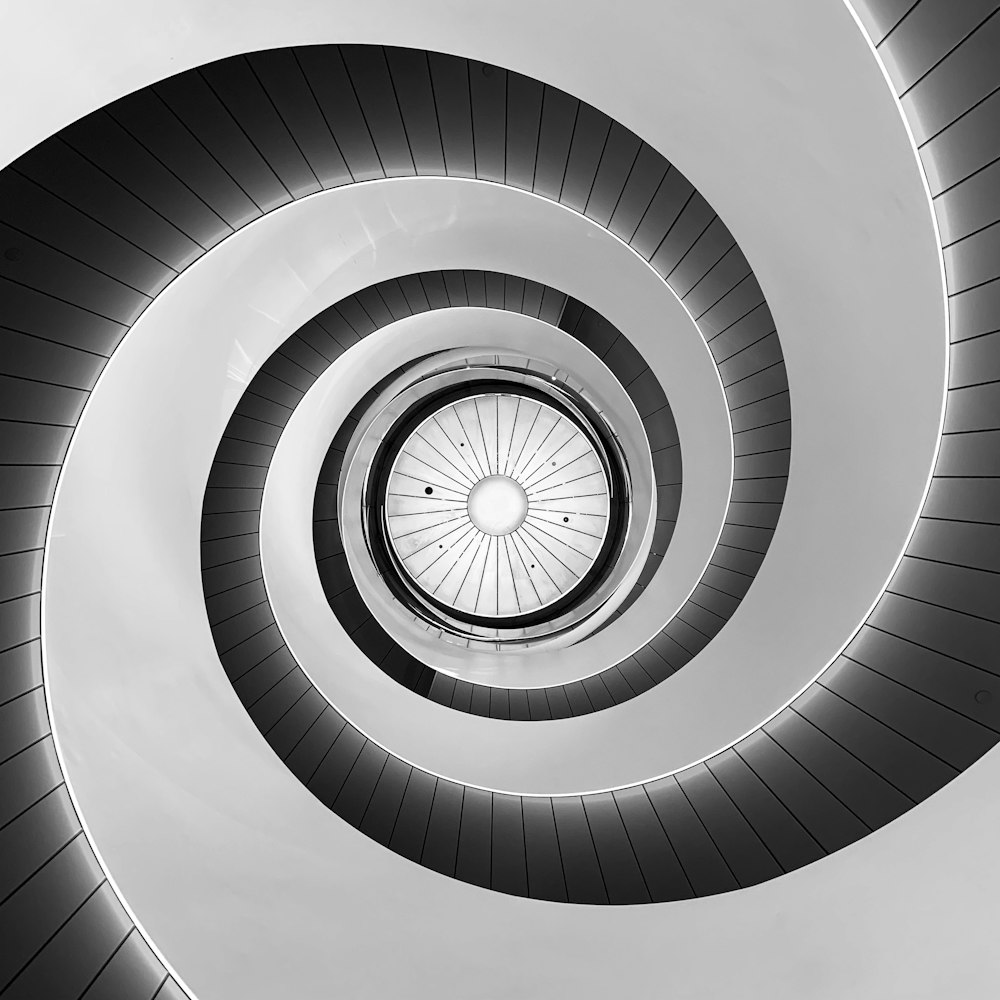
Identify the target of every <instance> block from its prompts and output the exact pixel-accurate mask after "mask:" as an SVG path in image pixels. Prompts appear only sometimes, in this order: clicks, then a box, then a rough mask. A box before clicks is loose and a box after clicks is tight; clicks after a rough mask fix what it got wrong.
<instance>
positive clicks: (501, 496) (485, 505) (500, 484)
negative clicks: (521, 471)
mask: <svg viewBox="0 0 1000 1000" xmlns="http://www.w3.org/2000/svg"><path fill="white" fill-rule="evenodd" d="M467 506H468V510H469V520H471V521H472V523H473V524H474V525H475V526H476V527H477V528H478V529H479V530H480V531H481V532H483V533H484V534H486V535H509V534H510V533H511V532H512V531H517V529H518V528H520V527H521V525H522V524H524V519H525V517H527V514H528V494H527V493H525V492H524V489H523V488H522V486H521V484H520V483H519V482H518V481H517V480H516V479H511V478H510V476H487V477H486V478H485V479H480V480H479V482H478V483H476V485H475V486H473V487H472V492H470V493H469V501H468V504H467Z"/></svg>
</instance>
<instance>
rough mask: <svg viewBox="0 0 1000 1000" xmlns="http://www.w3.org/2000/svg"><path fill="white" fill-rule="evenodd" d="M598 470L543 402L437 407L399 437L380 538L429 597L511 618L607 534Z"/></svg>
mask: <svg viewBox="0 0 1000 1000" xmlns="http://www.w3.org/2000/svg"><path fill="white" fill-rule="evenodd" d="M609 508H610V497H609V488H608V480H607V476H606V474H605V470H604V466H603V464H602V462H601V460H600V457H599V456H598V454H597V452H596V450H595V449H594V446H593V445H592V444H591V441H590V439H589V438H588V437H587V435H586V434H585V433H584V432H583V431H582V430H581V428H580V427H579V426H578V424H577V423H576V422H575V421H574V420H573V419H571V418H570V417H568V416H566V415H565V414H563V413H561V412H560V411H559V410H557V409H555V408H554V407H552V406H548V405H547V404H545V403H543V402H540V401H539V400H537V399H534V398H532V397H529V396H524V395H519V394H516V393H501V392H491V393H484V394H481V395H476V396H469V397H466V398H465V399H461V400H458V401H456V402H452V403H448V404H447V405H445V406H442V407H441V408H440V409H439V410H437V411H436V412H434V413H432V414H431V415H430V416H429V417H427V418H426V419H425V420H424V421H423V422H422V423H421V424H420V425H419V426H418V427H417V428H416V429H415V430H414V431H412V433H411V434H410V435H409V437H408V438H407V439H406V440H405V441H404V442H403V444H402V447H401V448H400V450H399V452H398V454H397V456H396V459H395V461H394V463H393V466H392V469H391V471H390V473H389V478H388V482H387V493H386V497H385V512H386V523H387V525H388V529H387V532H388V536H389V541H390V543H391V545H392V547H393V549H394V551H395V553H396V556H397V557H398V558H399V561H400V563H401V564H402V566H403V569H404V570H405V572H406V573H407V574H408V575H409V577H410V579H411V580H412V582H413V583H414V584H416V586H417V587H419V588H420V589H421V590H423V591H424V592H425V593H426V594H428V595H430V596H431V597H432V598H433V599H434V600H436V601H438V602H440V603H442V604H444V605H446V606H447V607H450V608H452V609H454V610H456V611H459V612H463V613H465V614H469V615H474V616H476V617H483V618H496V619H502V618H516V617H519V616H521V615H528V614H531V613H533V612H536V611H539V610H541V609H542V608H545V607H547V606H549V605H551V604H553V603H555V602H556V601H558V600H560V598H562V597H563V596H564V595H566V594H568V593H569V592H570V591H572V590H573V589H574V588H575V587H576V586H577V585H578V584H579V583H580V582H581V581H582V580H583V579H584V577H585V576H586V575H587V573H588V572H589V571H590V569H591V568H592V567H593V565H594V562H595V560H596V559H597V557H598V555H599V554H600V552H601V549H602V547H603V545H604V539H605V536H606V534H607V530H608V514H609Z"/></svg>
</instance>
